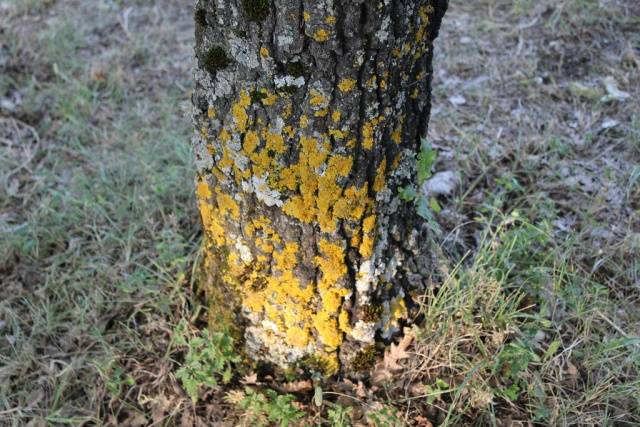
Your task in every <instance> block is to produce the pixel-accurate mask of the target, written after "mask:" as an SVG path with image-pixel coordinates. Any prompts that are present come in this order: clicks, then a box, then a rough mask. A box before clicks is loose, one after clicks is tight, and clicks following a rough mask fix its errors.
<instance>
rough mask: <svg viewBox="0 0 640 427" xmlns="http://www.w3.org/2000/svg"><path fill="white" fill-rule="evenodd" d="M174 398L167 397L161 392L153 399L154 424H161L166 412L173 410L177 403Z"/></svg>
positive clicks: (152, 415) (152, 413)
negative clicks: (174, 402)
mask: <svg viewBox="0 0 640 427" xmlns="http://www.w3.org/2000/svg"><path fill="white" fill-rule="evenodd" d="M173 400H174V399H172V398H167V396H165V394H164V393H160V394H159V395H157V396H156V397H154V398H153V400H152V401H151V419H152V420H153V423H154V424H161V423H162V421H164V419H165V414H167V413H168V412H170V411H171V408H173V407H174V406H175V405H174V404H173Z"/></svg>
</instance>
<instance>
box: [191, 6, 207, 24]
mask: <svg viewBox="0 0 640 427" xmlns="http://www.w3.org/2000/svg"><path fill="white" fill-rule="evenodd" d="M193 19H194V21H196V25H199V26H201V27H204V26H206V25H207V11H206V10H204V9H196V11H195V13H194V14H193Z"/></svg>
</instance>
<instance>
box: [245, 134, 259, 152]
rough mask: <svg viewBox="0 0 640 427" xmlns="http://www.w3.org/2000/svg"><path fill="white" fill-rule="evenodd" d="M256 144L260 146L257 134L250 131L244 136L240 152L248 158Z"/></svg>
mask: <svg viewBox="0 0 640 427" xmlns="http://www.w3.org/2000/svg"><path fill="white" fill-rule="evenodd" d="M258 144H260V139H259V138H258V134H257V133H255V132H254V131H252V130H250V131H248V132H247V133H246V134H245V136H244V144H243V145H242V150H243V151H244V153H245V154H246V155H247V156H249V155H251V153H253V152H254V151H255V150H256V148H257V147H258Z"/></svg>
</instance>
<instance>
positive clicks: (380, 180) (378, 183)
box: [371, 157, 387, 193]
mask: <svg viewBox="0 0 640 427" xmlns="http://www.w3.org/2000/svg"><path fill="white" fill-rule="evenodd" d="M386 170H387V158H386V157H385V158H384V159H383V160H382V162H380V166H378V169H376V178H375V180H374V181H373V186H372V187H371V188H372V189H373V191H375V192H376V193H377V192H379V191H380V190H382V189H383V188H384V183H385V172H386Z"/></svg>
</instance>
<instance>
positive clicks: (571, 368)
mask: <svg viewBox="0 0 640 427" xmlns="http://www.w3.org/2000/svg"><path fill="white" fill-rule="evenodd" d="M567 375H569V377H571V378H572V379H575V378H577V377H578V368H576V365H574V364H573V363H571V362H569V361H568V360H567Z"/></svg>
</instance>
